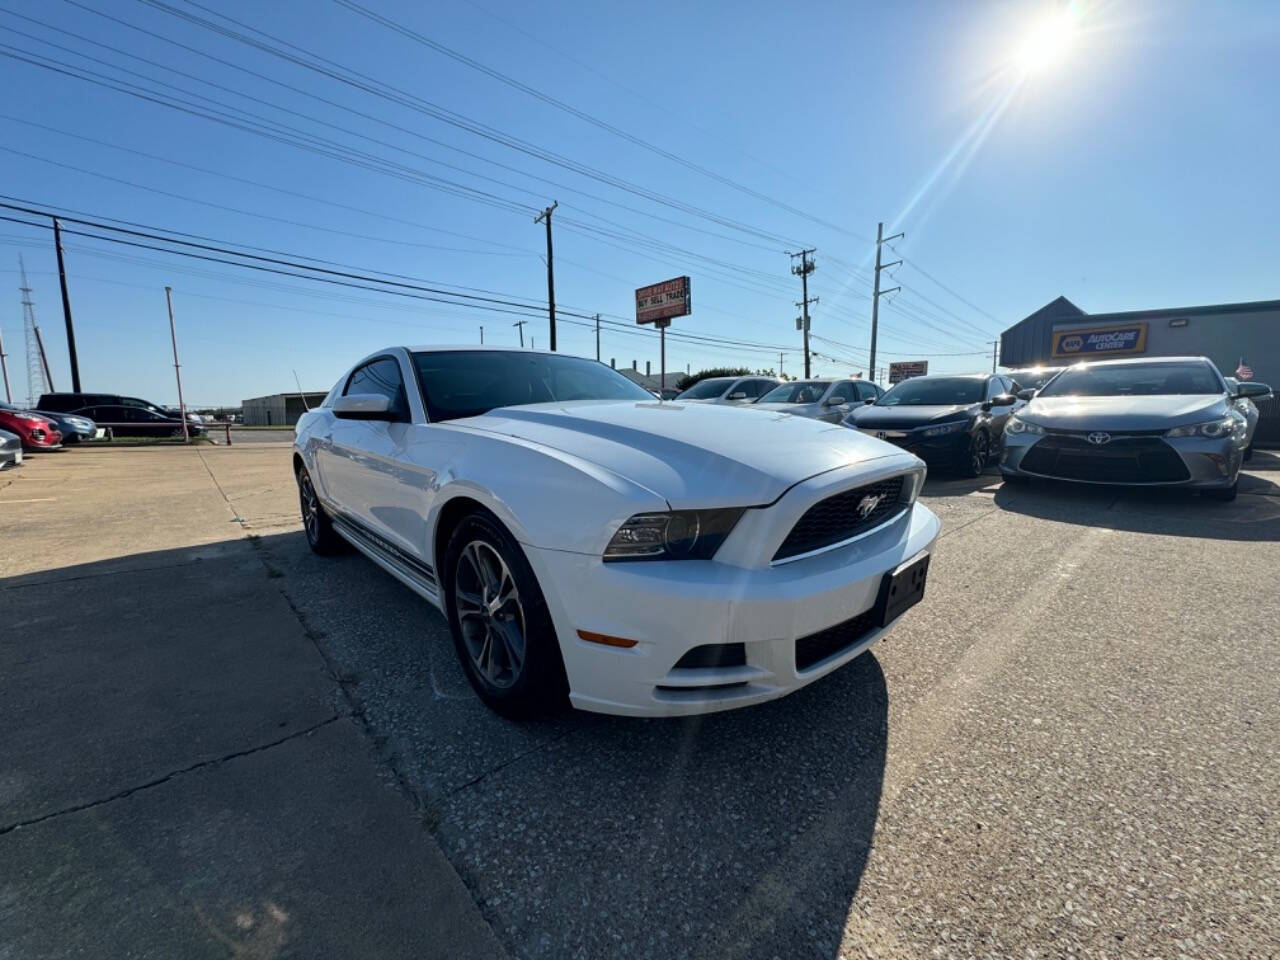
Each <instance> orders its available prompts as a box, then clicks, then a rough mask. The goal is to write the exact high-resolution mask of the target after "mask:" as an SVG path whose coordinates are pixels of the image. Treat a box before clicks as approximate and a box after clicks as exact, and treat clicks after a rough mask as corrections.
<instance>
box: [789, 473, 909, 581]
mask: <svg viewBox="0 0 1280 960" xmlns="http://www.w3.org/2000/svg"><path fill="white" fill-rule="evenodd" d="M903 479H904V478H903V477H902V476H901V475H899V476H896V477H890V478H889V479H887V480H881V481H879V482H877V483H869V484H867V485H866V486H863V487H856V488H854V489H853V490H846V491H844V492H843V493H837V494H836V495H835V496H833V497H827V499H825V500H821V501H819V502H818V503H815V504H814V505H813V506H812V507H810V508H809V509H808V510H807V511H805V514H804V516H802V517H801V518H800V519H799V520H798V521H797V522H796V525H795V526H794V527H792V528H791V532H790V533H789V534H787V539H786V540H784V541H783V542H782V546H780V547H779V548H778V552H777V553H775V554H774V555H773V559H774V561H775V562H776V561H778V560H785V559H787V558H788V557H797V556H800V555H801V554H804V553H809V552H810V551H812V550H820V549H822V548H823V547H829V546H831V545H832V544H833V543H840V542H841V541H842V540H848V539H849V538H850V537H856V536H857V535H858V534H859V533H862V532H863V531H866V530H870V529H872V528H873V527H878V526H880V524H882V523H884V522H886V521H887V520H889V519H890V518H891V517H893V516H895V515H897V514H899V513H901V512H902V511H903V510H905V509H906V508H907V505H906V504H905V503H903V502H902V483H903ZM875 496H878V497H880V500H879V502H878V503H876V505H875V507H874V509H872V510H871V511H870V512H869V513H868V514H867V515H866V516H862V515H861V514H860V513H859V510H858V507H859V504H862V503H863V501H864V498H866V497H875Z"/></svg>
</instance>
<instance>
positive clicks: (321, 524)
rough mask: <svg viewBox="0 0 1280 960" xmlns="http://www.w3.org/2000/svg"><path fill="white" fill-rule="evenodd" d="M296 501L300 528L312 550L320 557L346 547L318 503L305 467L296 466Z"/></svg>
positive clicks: (318, 500) (339, 551)
mask: <svg viewBox="0 0 1280 960" xmlns="http://www.w3.org/2000/svg"><path fill="white" fill-rule="evenodd" d="M298 502H299V506H300V507H301V509H302V529H303V531H304V532H305V533H306V535H307V546H309V547H310V548H311V550H312V552H313V553H318V554H320V555H321V556H322V557H327V556H332V555H333V554H335V553H341V552H342V551H343V550H344V549H345V548H346V543H345V542H344V541H343V539H342V537H340V536H338V532H337V531H336V530H334V529H333V521H332V520H331V519H330V518H329V514H327V513H325V510H324V507H323V506H322V505H321V504H320V498H319V497H318V496H316V488H315V487H314V486H313V485H312V483H311V475H310V474H309V473H307V468H306V467H299V468H298Z"/></svg>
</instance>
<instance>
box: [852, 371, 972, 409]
mask: <svg viewBox="0 0 1280 960" xmlns="http://www.w3.org/2000/svg"><path fill="white" fill-rule="evenodd" d="M985 386H986V381H985V380H982V379H980V378H978V377H916V378H913V379H911V380H903V381H902V382H901V383H899V384H898V385H897V386H894V387H890V388H889V389H888V390H887V391H886V392H885V394H884V396H882V397H881V398H880V399H879V400H877V401H876V403H875V405H876V406H877V407H949V406H951V405H953V404H960V403H981V402H982V389H983V387H985Z"/></svg>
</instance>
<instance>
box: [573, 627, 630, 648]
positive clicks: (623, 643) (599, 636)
mask: <svg viewBox="0 0 1280 960" xmlns="http://www.w3.org/2000/svg"><path fill="white" fill-rule="evenodd" d="M578 636H579V637H581V638H582V639H583V640H585V641H587V643H601V644H604V645H605V646H606V647H634V646H635V645H636V643H637V642H638V641H636V640H627V639H625V638H623V637H610V636H608V635H606V634H603V633H591V632H590V631H588V630H579V631H578Z"/></svg>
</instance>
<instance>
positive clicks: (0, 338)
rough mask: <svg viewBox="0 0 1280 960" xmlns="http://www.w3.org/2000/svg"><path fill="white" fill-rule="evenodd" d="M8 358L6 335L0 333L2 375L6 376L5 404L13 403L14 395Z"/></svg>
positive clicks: (0, 366)
mask: <svg viewBox="0 0 1280 960" xmlns="http://www.w3.org/2000/svg"><path fill="white" fill-rule="evenodd" d="M7 356H8V354H7V353H5V352H4V334H3V333H0V373H3V374H4V402H5V403H13V394H12V393H10V392H9V365H8V364H7V363H5V362H4V361H5V358H6V357H7Z"/></svg>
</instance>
